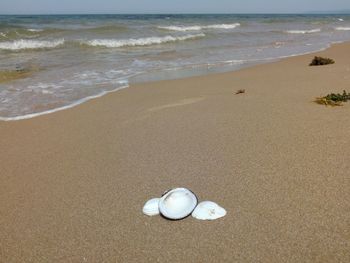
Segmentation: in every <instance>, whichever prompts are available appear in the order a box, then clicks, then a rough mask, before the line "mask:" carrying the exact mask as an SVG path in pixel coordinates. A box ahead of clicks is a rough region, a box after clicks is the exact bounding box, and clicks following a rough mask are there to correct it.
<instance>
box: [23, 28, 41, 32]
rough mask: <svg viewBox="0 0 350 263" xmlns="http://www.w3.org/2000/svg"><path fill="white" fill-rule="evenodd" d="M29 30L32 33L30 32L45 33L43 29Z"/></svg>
mask: <svg viewBox="0 0 350 263" xmlns="http://www.w3.org/2000/svg"><path fill="white" fill-rule="evenodd" d="M27 30H28V31H30V32H41V31H43V29H35V28H28V29H27Z"/></svg>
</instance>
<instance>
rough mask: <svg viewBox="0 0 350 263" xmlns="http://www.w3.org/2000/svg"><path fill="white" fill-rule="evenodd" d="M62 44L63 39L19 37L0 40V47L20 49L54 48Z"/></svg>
mask: <svg viewBox="0 0 350 263" xmlns="http://www.w3.org/2000/svg"><path fill="white" fill-rule="evenodd" d="M62 44H64V39H57V40H52V41H49V40H28V39H20V40H16V41H12V42H0V49H4V50H22V49H40V48H55V47H58V46H60V45H62Z"/></svg>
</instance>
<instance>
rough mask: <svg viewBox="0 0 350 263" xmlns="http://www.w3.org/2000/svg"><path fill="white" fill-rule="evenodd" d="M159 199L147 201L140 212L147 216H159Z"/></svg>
mask: <svg viewBox="0 0 350 263" xmlns="http://www.w3.org/2000/svg"><path fill="white" fill-rule="evenodd" d="M159 200H160V198H152V199H150V200H148V201H147V202H146V203H145V205H144V206H143V208H142V212H143V213H144V214H145V215H148V216H155V215H158V214H159V207H158V203H159Z"/></svg>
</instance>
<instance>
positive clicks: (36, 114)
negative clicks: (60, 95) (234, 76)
mask: <svg viewBox="0 0 350 263" xmlns="http://www.w3.org/2000/svg"><path fill="white" fill-rule="evenodd" d="M344 43H350V40H349V41H343V42H341V41H337V42H332V43H330V44H328V46H326V47H324V48H321V49H319V50H316V51H311V52H305V53H301V54H292V55H286V56H281V57H276V58H264V59H257V60H252V61H250V62H251V63H252V64H250V65H249V63H247V62H248V61H245V63H247V64H248V65H246V66H242V67H239V68H237V69H236V70H229V71H225V70H224V71H221V70H220V69H219V70H218V71H217V72H215V71H214V72H208V73H205V74H201V73H198V74H194V75H193V76H191V75H190V76H185V77H180V78H176V77H175V78H170V79H160V80H146V81H135V82H132V81H131V83H128V84H127V85H126V86H121V87H118V88H115V89H112V90H109V91H103V92H100V93H98V94H96V95H91V96H88V97H85V98H82V99H79V100H77V101H75V102H73V103H71V104H68V105H64V106H61V107H58V108H54V109H49V110H45V111H43V112H34V113H29V114H25V115H19V116H15V117H1V116H0V122H1V121H4V122H7V121H20V120H26V119H31V118H36V117H39V116H43V115H47V114H51V113H55V112H59V111H62V110H66V109H71V108H74V107H76V106H79V105H81V104H83V103H85V102H88V101H90V100H94V99H98V98H101V97H103V96H105V95H108V94H110V93H114V92H117V91H119V90H122V89H125V88H129V87H130V86H131V85H139V84H141V85H142V84H146V83H153V82H159V81H172V80H179V79H189V78H195V77H202V76H207V75H213V74H225V73H233V72H237V71H240V70H244V69H247V68H251V67H255V66H258V65H264V64H270V63H276V62H278V61H281V60H284V59H288V58H293V57H298V56H306V55H312V54H316V53H319V52H322V51H325V50H327V49H329V48H331V47H332V46H333V45H338V44H344ZM253 61H254V62H255V63H254V62H253ZM262 61H265V62H262ZM226 62H227V63H229V62H228V61H220V62H216V63H215V64H220V63H223V64H224V63H226ZM259 62H260V63H259ZM194 66H198V65H189V67H190V68H192V67H194ZM204 66H205V65H204V64H202V65H200V66H199V67H204ZM214 67H215V66H214ZM221 67H224V66H221ZM166 70H172V69H166ZM179 70H183V68H180V69H179ZM147 74H149V73H140V74H138V75H136V76H134V77H131V78H130V79H129V80H132V79H137V78H140V76H142V75H147ZM151 78H152V77H151ZM141 79H142V77H141Z"/></svg>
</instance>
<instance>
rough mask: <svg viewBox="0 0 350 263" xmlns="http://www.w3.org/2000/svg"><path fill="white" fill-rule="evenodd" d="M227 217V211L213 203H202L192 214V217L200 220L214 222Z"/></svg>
mask: <svg viewBox="0 0 350 263" xmlns="http://www.w3.org/2000/svg"><path fill="white" fill-rule="evenodd" d="M225 215H226V210H225V209H224V208H222V207H221V206H219V205H218V204H217V203H214V202H212V201H203V202H200V203H199V204H198V205H197V207H196V209H195V210H194V211H193V212H192V216H193V217H194V218H197V219H199V220H214V219H217V218H220V217H223V216H225Z"/></svg>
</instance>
